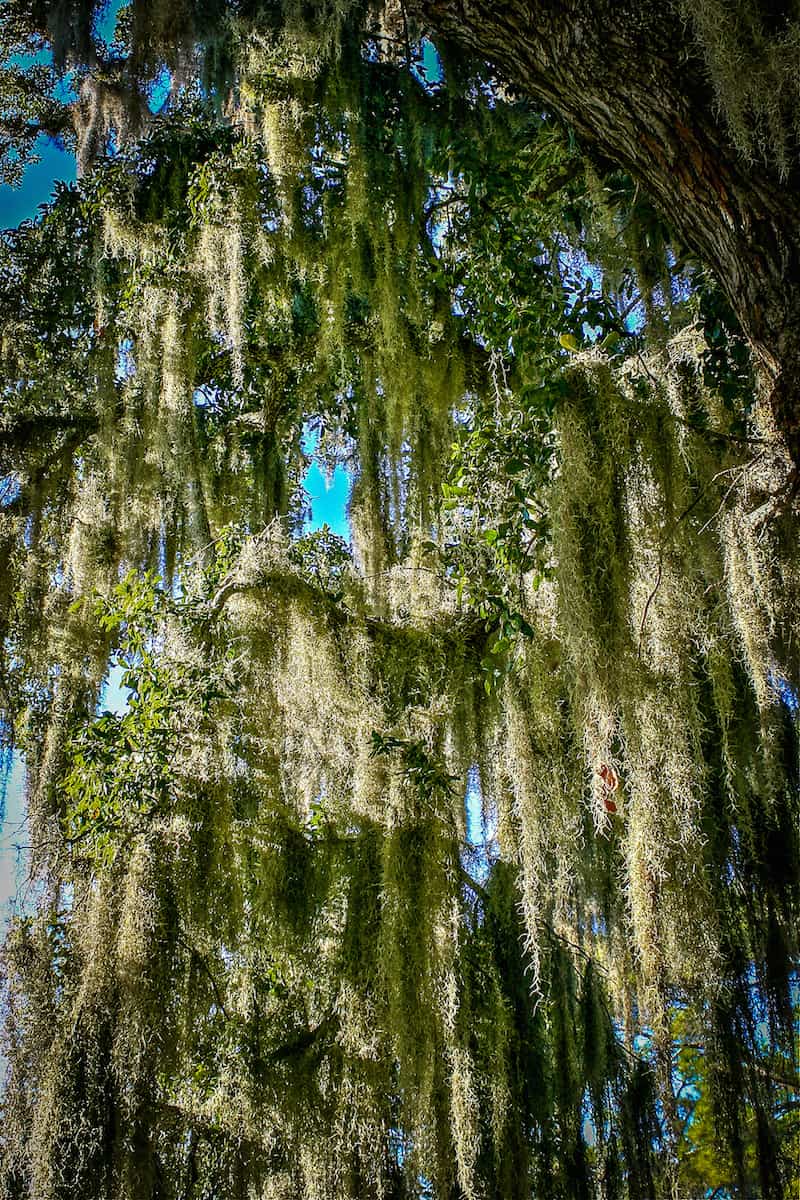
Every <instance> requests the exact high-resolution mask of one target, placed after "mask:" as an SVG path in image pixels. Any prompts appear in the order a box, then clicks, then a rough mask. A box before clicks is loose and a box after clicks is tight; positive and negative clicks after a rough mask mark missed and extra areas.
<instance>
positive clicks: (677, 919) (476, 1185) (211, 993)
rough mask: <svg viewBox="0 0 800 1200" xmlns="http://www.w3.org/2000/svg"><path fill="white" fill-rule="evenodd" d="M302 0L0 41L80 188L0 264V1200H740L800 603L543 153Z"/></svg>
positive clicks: (664, 236)
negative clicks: (314, 504)
mask: <svg viewBox="0 0 800 1200" xmlns="http://www.w3.org/2000/svg"><path fill="white" fill-rule="evenodd" d="M323 7H324V6H316V7H315V9H314V10H313V12H306V11H305V10H304V9H301V8H300V7H299V6H298V8H297V9H295V7H294V6H292V5H287V6H286V7H285V8H282V9H280V10H279V9H277V8H268V7H267V6H262V5H259V4H255V3H252V4H251V3H244V2H243V3H241V4H238V5H231V6H228V5H224V4H222V3H220V4H216V5H208V4H205V5H199V4H198V5H196V6H194V5H192V4H186V5H180V6H174V7H172V6H165V5H163V4H155V3H152V4H150V3H144V2H143V0H141V2H137V3H135V4H131V5H129V6H127V7H125V8H124V9H123V10H122V13H121V15H120V17H119V20H118V22H117V35H116V40H115V41H114V42H113V44H111V45H105V44H103V43H101V41H100V39H99V38H98V37H97V35H96V31H95V32H93V23H92V22H93V16H92V6H91V4H89V5H87V4H83V3H67V2H64V3H61V4H58V5H46V6H44V5H36V4H33V5H27V6H26V5H24V4H18V3H16V2H15V3H13V4H12V3H9V4H7V5H6V26H5V28H6V33H5V35H4V36H5V38H6V41H5V43H4V48H5V49H7V52H8V53H9V54H11V53H12V52H17V53H18V52H19V51H20V50H22V49H24V48H27V49H28V50H30V49H31V48H35V47H36V46H39V45H41V44H47V45H49V46H52V49H53V62H54V67H53V72H54V74H55V75H59V74H63V73H64V72H66V73H67V78H68V82H69V84H70V86H71V88H72V96H70V95H69V94H66V93H65V87H66V85H65V84H64V83H63V82H62V83H61V84H59V85H58V87H60V88H61V91H60V92H59V91H58V87H57V88H56V91H55V92H54V90H53V89H54V86H55V85H54V82H53V75H52V74H51V71H50V68H49V67H48V68H46V69H45V68H42V67H41V63H38V64H35V66H34V67H33V68H31V71H30V72H28V73H27V74H25V72H24V71H23V70H22V68H21V67H20V65H19V61H18V60H15V61H13V62H12V61H11V60H9V63H8V64H7V73H6V85H4V86H6V91H5V92H4V93H3V95H4V96H9V97H10V98H11V99H10V100H9V101H8V103H9V104H11V105H12V107H13V104H17V108H18V110H19V111H20V112H21V113H22V115H23V116H25V115H26V114H27V117H26V120H27V118H30V117H31V114H34V115H35V114H39V115H40V116H41V114H42V113H49V114H51V115H52V113H53V112H55V113H56V116H57V117H58V120H57V121H55V122H54V124H55V125H57V126H58V128H59V129H60V130H61V131H62V133H63V131H64V129H66V128H67V124H66V122H65V121H64V120H62V117H63V114H61V115H59V114H58V112H57V111H56V110H58V106H59V104H61V106H62V108H67V109H69V112H70V114H71V117H70V119H72V116H74V117H75V120H76V121H77V132H76V134H75V139H76V143H77V147H78V153H79V155H80V159H81V163H82V167H83V173H82V177H81V180H80V183H79V185H78V186H77V187H74V188H70V187H62V188H60V189H59V190H58V192H57V194H56V196H55V197H54V199H53V202H52V203H51V204H50V205H48V206H47V207H46V208H45V209H44V210H43V211H42V212H41V214H40V216H39V217H38V218H37V219H36V220H35V221H32V222H27V223H25V224H23V225H22V226H21V227H20V228H19V229H17V230H13V231H8V232H7V233H6V234H5V235H4V237H3V243H2V259H1V260H0V292H1V293H2V305H3V310H4V312H5V314H6V323H5V327H4V330H3V337H2V345H0V362H1V363H2V367H1V374H0V386H1V387H2V409H0V446H2V452H3V468H2V480H1V481H0V487H1V488H2V492H1V493H0V563H2V567H1V568H0V628H2V637H3V642H2V647H3V649H2V660H0V718H1V719H2V736H3V743H4V746H5V747H6V748H7V749H11V748H17V749H20V750H22V751H23V752H24V756H25V763H26V768H27V799H28V810H29V811H28V825H29V836H30V843H31V851H30V854H31V858H30V862H31V868H30V869H31V874H32V877H33V879H34V880H35V881H36V889H35V895H36V902H35V906H34V907H33V908H29V909H28V910H26V911H21V912H20V913H19V914H18V916H17V918H16V919H15V920H14V922H13V923H12V926H11V929H10V932H9V934H8V937H7V939H6V944H5V949H4V966H5V975H6V992H5V1045H6V1050H5V1053H6V1056H7V1061H8V1079H7V1084H6V1088H5V1094H4V1109H3V1123H2V1132H1V1133H0V1144H1V1148H2V1159H1V1160H0V1162H1V1164H2V1165H1V1167H0V1189H2V1195H3V1196H6V1197H8V1198H9V1200H10V1198H11V1197H26V1198H27V1197H30V1198H31V1200H57V1198H58V1200H61V1198H66V1197H76V1196H81V1197H87V1200H88V1198H92V1197H97V1198H98V1200H100V1198H104V1200H112V1198H114V1200H116V1198H117V1197H119V1198H123V1197H130V1198H131V1200H149V1198H152V1200H156V1198H165V1200H166V1198H168V1200H200V1198H201V1197H202V1198H208V1200H210V1198H211V1197H220V1198H221V1197H229V1196H230V1197H234V1196H235V1197H253V1198H255V1197H286V1198H287V1200H288V1198H289V1197H292V1198H294V1197H301V1196H302V1197H306V1196H308V1197H353V1198H355V1197H359V1198H361V1197H365V1196H373V1195H374V1196H376V1197H377V1196H396V1197H406V1196H408V1197H424V1196H431V1197H434V1196H435V1197H439V1198H441V1197H448V1198H452V1200H456V1197H463V1198H464V1200H478V1198H479V1197H487V1198H488V1197H509V1198H514V1197H520V1198H521V1197H536V1198H537V1200H539V1198H541V1200H546V1198H548V1197H553V1198H564V1200H567V1198H569V1200H572V1198H575V1200H579V1198H580V1200H583V1198H588V1197H593V1198H594V1197H597V1198H598V1200H599V1198H603V1200H613V1198H616V1197H620V1198H622V1197H624V1198H627V1200H654V1198H655V1197H660V1196H665V1197H666V1196H681V1197H689V1196H692V1197H694V1196H698V1197H699V1196H705V1195H707V1194H709V1193H712V1194H716V1195H717V1196H723V1195H727V1196H742V1197H744V1196H754V1195H757V1196H762V1197H765V1198H767V1197H775V1198H778V1197H782V1196H785V1195H787V1194H789V1192H788V1189H789V1187H790V1186H791V1185H792V1183H793V1182H794V1181H796V1179H797V1178H798V1170H797V1157H798V1153H799V1152H800V1125H799V1124H798V1112H800V1080H798V1073H797V1054H798V1046H797V1008H798V955H799V954H800V946H799V945H798V916H799V915H800V912H799V911H798V910H799V909H800V823H799V822H798V816H799V815H800V791H799V790H798V789H799V787H800V780H799V779H798V761H797V750H798V745H797V725H796V717H795V713H796V709H797V699H796V696H797V688H798V686H800V660H799V659H798V642H797V637H798V628H797V613H798V611H800V571H799V570H798V562H797V554H796V537H797V533H796V529H797V527H796V514H795V511H794V492H793V491H792V488H791V473H790V463H789V462H788V459H787V456H786V453H785V449H784V448H783V447H782V445H781V443H780V441H779V439H778V438H776V436H775V432H774V430H773V429H771V428H770V427H769V426H768V425H767V424H766V423H765V422H764V421H763V419H762V418H763V414H762V413H761V410H759V409H758V408H757V406H755V404H754V380H753V375H752V372H751V369H750V364H749V360H748V356H747V352H746V348H745V346H744V344H743V342H742V340H741V338H740V337H739V335H738V330H737V327H736V322H735V320H734V318H733V316H732V314H731V313H730V311H729V309H728V307H727V305H726V304H725V303H724V301H723V300H722V299H721V295H720V293H719V291H718V289H717V287H716V286H715V284H714V282H713V281H712V280H711V279H710V278H709V277H708V276H707V275H706V274H705V272H704V271H703V269H702V266H701V264H699V263H697V262H694V261H692V260H691V258H690V257H689V256H688V255H687V254H686V252H685V250H684V248H682V247H681V246H679V245H676V244H675V241H674V239H672V238H671V236H670V231H669V229H668V228H667V227H666V226H665V224H664V223H663V221H662V220H660V219H659V218H658V216H657V215H656V213H655V212H654V210H653V209H652V207H651V206H650V204H649V203H648V201H647V198H646V197H644V196H643V195H641V194H640V191H639V189H637V188H635V187H634V186H633V185H632V183H631V181H630V180H629V179H628V178H627V177H626V176H625V175H624V174H623V173H622V172H621V171H615V170H612V169H611V168H610V167H609V166H608V165H606V166H605V167H603V168H601V167H600V166H599V165H598V164H597V163H591V162H589V161H588V160H587V158H586V157H585V156H584V154H583V153H582V152H581V148H580V146H578V145H577V144H576V143H575V141H574V138H573V137H572V136H571V135H570V132H569V130H567V129H564V128H562V127H561V126H560V125H559V124H558V123H557V122H556V121H555V120H554V119H553V118H552V117H551V116H550V115H548V114H543V113H541V112H539V111H537V110H536V108H535V107H533V106H531V105H530V104H529V103H528V102H526V101H525V100H524V99H523V98H517V97H515V96H514V95H513V94H511V93H510V92H509V91H508V90H507V89H505V88H504V86H503V85H502V83H501V82H500V81H498V80H497V79H495V78H494V77H493V76H492V74H491V72H490V71H489V70H488V68H486V67H485V66H483V65H482V64H480V63H474V62H470V61H468V60H467V59H465V57H464V56H463V55H461V54H459V53H458V52H456V51H455V50H454V49H453V48H448V47H446V46H441V47H440V48H439V52H438V53H437V51H434V49H433V47H432V45H431V43H430V42H427V41H425V40H423V39H422V38H421V32H420V31H418V30H415V29H414V28H409V26H408V24H407V22H406V21H405V20H404V18H403V13H402V11H400V10H398V11H397V12H393V11H391V10H387V11H385V12H383V13H381V14H375V13H374V12H372V11H371V10H370V11H365V10H363V9H362V8H360V7H357V6H354V5H345V4H342V3H338V4H332V5H330V7H326V8H325V10H324V11H321V10H322V9H323ZM708 7H709V11H710V9H711V7H724V6H722V5H721V4H716V5H715V6H711V5H709V6H708ZM45 9H46V11H45ZM704 11H705V10H704ZM702 19H703V20H705V19H706V18H705V17H702ZM700 20H701V17H700V16H699V17H698V21H700ZM759 28H760V27H759ZM714 53H716V51H714ZM714 61H716V60H714ZM720 61H721V60H720ZM720 69H721V68H720ZM23 75H24V76H25V79H24V81H21V78H22V76H23ZM167 76H168V78H169V81H170V84H169V87H168V86H167V84H165V82H164V80H165V78H166V77H167ZM154 81H157V82H158V85H159V87H160V88H161V90H162V92H164V93H165V94H166V99H165V100H164V102H163V104H162V105H161V107H160V111H159V112H158V113H155V112H153V111H151V110H152V108H155V107H156V103H155V100H154V99H153V95H154V91H153V87H154ZM23 82H24V86H23ZM67 93H68V89H67ZM59 96H61V99H60V100H59ZM75 96H77V97H78V98H77V99H75V98H74V97H75ZM20 97H21V98H20ZM148 100H149V104H148ZM4 103H5V101H4ZM734 117H735V114H734V116H732V117H731V119H732V120H733V119H734ZM759 120H761V118H760V117H759ZM763 120H764V121H766V120H767V118H766V116H765V117H764V118H763ZM22 126H24V132H23V133H20V134H19V136H18V137H17V138H16V141H11V142H9V145H8V147H7V154H8V163H7V170H8V173H9V175H10V176H12V177H13V174H14V170H15V167H14V164H15V163H17V165H18V164H19V161H20V156H22V159H24V158H25V157H26V156H27V155H29V154H30V153H31V152H32V148H33V142H32V140H31V138H30V136H29V132H30V131H29V126H28V124H26V122H25V121H23V122H22ZM22 126H21V127H22ZM764 128H766V126H764ZM759 129H761V126H759ZM69 136H72V135H69ZM759 136H761V135H760V134H759ZM309 435H313V436H314V438H315V445H316V449H315V451H314V453H315V454H316V455H317V456H318V457H319V458H320V460H321V461H323V462H324V463H325V464H327V466H328V468H329V469H333V467H334V466H335V465H337V464H343V465H345V466H346V468H347V470H348V472H349V474H350V477H351V479H352V495H351V499H350V503H349V518H350V525H351V528H352V544H349V543H347V542H345V541H343V540H342V539H338V538H336V537H334V536H333V535H332V534H331V533H330V531H329V530H327V529H322V530H317V531H316V532H308V531H307V530H306V529H305V524H306V518H307V508H308V503H307V497H306V496H305V494H304V491H303V486H302V485H303V479H304V476H305V470H306V467H307V465H308V461H309V453H310V452H309V449H308V447H309V444H310V442H309ZM787 480H789V485H788V486H787ZM109 677H111V678H113V679H116V680H117V681H121V686H122V687H123V689H125V691H126V692H127V697H128V698H127V704H126V705H125V706H124V707H123V708H121V711H106V710H104V708H103V704H104V699H103V697H104V687H105V686H107V683H108V680H109ZM479 815H480V819H478V816H479ZM478 826H480V830H479V829H478Z"/></svg>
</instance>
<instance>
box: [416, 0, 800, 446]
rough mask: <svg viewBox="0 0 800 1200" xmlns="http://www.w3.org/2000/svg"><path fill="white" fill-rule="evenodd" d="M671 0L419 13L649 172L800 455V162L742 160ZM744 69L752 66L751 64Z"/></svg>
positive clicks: (614, 153) (516, 2) (640, 171)
mask: <svg viewBox="0 0 800 1200" xmlns="http://www.w3.org/2000/svg"><path fill="white" fill-rule="evenodd" d="M668 5H669V0H662V3H661V4H659V3H654V2H653V0H619V2H615V3H613V4H612V3H609V2H608V0H531V2H529V3H525V0H510V2H507V3H504V4H491V3H486V2H484V0H413V9H414V13H415V15H416V16H417V17H418V18H419V19H420V20H421V21H423V22H424V23H425V24H426V25H427V26H428V27H429V28H431V29H432V30H433V31H434V32H436V33H439V34H440V35H441V34H444V35H445V36H447V37H448V38H450V39H451V40H453V41H456V42H458V43H459V44H461V45H462V46H465V47H467V48H469V49H471V50H472V51H474V52H475V53H476V54H478V55H480V56H481V57H482V58H484V59H487V60H488V61H490V62H492V63H493V64H494V65H496V66H497V67H498V69H499V70H500V72H501V73H502V75H503V76H504V77H505V78H506V79H507V80H508V81H509V82H510V83H512V84H514V85H515V86H517V87H518V88H519V89H521V90H522V91H524V93H525V94H527V95H529V96H530V97H531V98H532V99H534V100H536V101H538V102H540V103H541V104H542V105H543V106H544V107H546V108H548V109H551V110H552V111H555V112H557V113H559V114H560V115H561V116H562V117H563V118H564V119H565V120H566V121H568V122H569V124H570V125H571V126H572V127H573V128H574V129H575V131H576V133H577V134H578V135H579V137H580V138H581V139H582V141H583V143H584V145H585V146H586V148H587V150H588V151H589V152H590V153H594V154H596V155H597V156H598V157H599V158H601V159H605V160H607V161H608V160H610V161H611V162H613V163H614V164H618V165H619V166H621V167H623V168H624V169H625V170H627V171H628V172H629V173H630V174H631V176H632V177H633V178H634V179H636V180H637V181H639V182H640V183H641V184H642V186H643V187H644V188H645V189H646V190H647V192H648V193H649V194H650V196H651V197H652V199H653V201H654V202H655V203H656V205H657V206H658V207H659V208H660V209H661V211H662V212H663V214H664V216H665V217H666V219H667V221H668V223H669V224H670V226H671V228H672V229H673V230H674V231H675V234H676V235H677V237H678V238H679V239H680V240H681V241H682V242H683V244H684V245H685V246H686V247H687V248H689V249H690V250H691V251H693V252H694V253H695V254H697V255H698V256H699V257H700V258H701V259H702V260H703V262H705V263H706V264H707V265H708V266H709V267H710V268H711V269H712V270H713V271H714V272H715V274H716V275H717V277H718V280H719V283H720V285H721V286H722V288H723V289H724V291H725V293H726V295H727V297H728V299H729V301H730V303H731V305H732V307H733V309H734V311H735V312H736V314H737V316H738V317H739V320H740V321H741V324H742V327H743V329H744V330H745V332H746V334H747V336H748V338H749V339H750V342H751V344H752V347H753V350H754V353H755V356H756V359H757V361H758V363H759V364H760V366H761V370H762V377H763V381H764V387H765V392H766V393H767V394H768V396H769V404H770V407H771V409H772V412H773V416H774V419H775V422H776V424H777V426H778V427H779V429H780V431H781V432H782V434H783V435H784V437H785V439H786V443H787V448H788V450H789V452H790V454H791V457H792V460H793V462H794V464H795V466H798V465H800V193H799V189H798V180H800V171H796V172H795V174H794V176H793V177H792V178H790V179H788V180H781V179H780V178H779V176H778V173H777V171H776V170H774V169H771V168H768V167H766V166H765V165H764V164H758V163H756V164H748V163H746V162H744V161H743V160H742V157H741V155H740V154H739V153H738V152H737V151H736V150H735V148H734V147H733V145H732V144H731V141H730V139H729V138H728V136H727V133H726V130H725V127H724V123H723V121H722V119H721V118H720V117H719V116H718V114H717V112H716V109H715V104H714V98H713V95H712V92H711V88H710V85H709V84H708V82H707V79H706V74H705V70H704V66H703V62H702V59H701V57H700V54H699V52H698V50H697V49H696V47H695V46H693V44H692V40H691V36H690V33H689V31H687V29H686V27H685V25H684V24H683V22H682V21H681V20H680V18H679V17H678V16H677V14H676V13H675V12H674V11H672V10H671V9H670V8H669V7H668ZM745 69H746V67H745Z"/></svg>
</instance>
